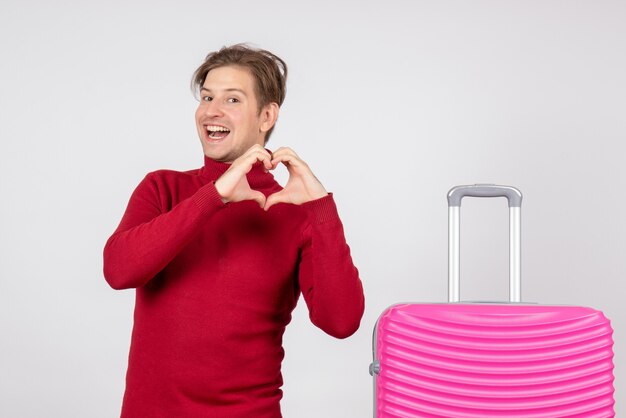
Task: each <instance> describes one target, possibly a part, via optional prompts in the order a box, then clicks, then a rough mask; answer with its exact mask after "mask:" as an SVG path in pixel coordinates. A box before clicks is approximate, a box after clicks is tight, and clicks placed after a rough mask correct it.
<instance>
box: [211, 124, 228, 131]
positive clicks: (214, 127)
mask: <svg viewBox="0 0 626 418" xmlns="http://www.w3.org/2000/svg"><path fill="white" fill-rule="evenodd" d="M206 130H207V131H212V132H230V129H227V128H224V127H223V126H213V125H207V127H206Z"/></svg>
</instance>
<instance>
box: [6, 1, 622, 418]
mask: <svg viewBox="0 0 626 418" xmlns="http://www.w3.org/2000/svg"><path fill="white" fill-rule="evenodd" d="M175 4H176V5H175ZM625 22H626V3H625V2H623V1H617V0H615V1H608V0H604V1H602V0H594V1H591V0H589V1H553V0H546V1H495V0H494V1H484V0H480V1H385V2H367V1H366V2H363V1H344V2H337V1H332V2H331V1H319V0H318V1H315V2H308V3H303V4H297V2H288V1H286V0H285V1H264V2H260V1H250V2H243V1H232V2H226V1H222V2H211V1H206V0H205V1H178V2H166V1H150V2H148V1H136V2H129V1H124V2H122V1H108V2H100V3H96V2H87V1H85V2H80V1H77V0H66V1H57V2H44V1H30V2H29V1H19V2H18V1H7V0H3V2H2V3H1V5H0V46H1V49H0V52H1V56H0V59H1V61H0V89H1V91H0V163H1V166H0V196H1V202H0V222H1V224H0V257H1V258H0V416H1V417H3V418H13V417H20V418H21V417H23V418H30V417H59V418H61V417H62V418H67V417H90V418H99V417H115V416H118V415H119V408H120V404H121V400H122V394H123V390H124V376H125V371H126V362H127V355H128V348H129V341H130V332H131V326H132V311H133V303H134V293H133V291H114V290H112V289H111V288H109V287H108V285H107V284H106V282H105V280H104V278H103V275H102V249H103V246H104V243H105V241H106V239H107V238H108V236H109V235H110V234H111V233H112V232H113V230H114V229H115V227H116V226H117V224H118V222H119V220H120V219H121V216H122V214H123V211H124V209H125V207H126V203H127V201H128V198H129V197H130V194H131V192H132V190H133V189H134V188H135V186H136V185H137V184H138V183H139V181H140V180H141V179H142V178H143V176H144V175H145V174H146V173H147V172H149V171H153V170H156V169H160V168H170V169H177V170H187V169H192V168H198V167H200V166H201V165H202V149H201V147H200V143H199V139H198V138H197V135H196V132H195V126H194V119H193V112H194V109H195V106H196V102H195V100H194V99H193V97H192V95H191V93H190V90H189V81H190V77H191V75H192V73H193V71H194V70H195V68H196V67H197V66H198V65H199V64H200V63H201V62H202V60H203V58H204V56H205V55H206V54H207V53H208V52H209V51H212V50H215V49H218V48H220V47H221V46H223V45H228V44H232V43H237V42H246V41H247V42H252V43H254V44H255V45H257V46H260V47H263V48H266V49H269V50H271V51H273V52H275V53H277V54H278V55H279V56H281V57H283V58H284V59H285V60H286V61H287V63H288V65H289V69H290V77H289V82H288V94H287V99H286V101H285V103H284V105H283V108H282V110H281V115H280V120H279V122H278V127H277V128H276V131H275V133H274V137H273V138H272V140H271V141H270V143H269V144H268V147H269V148H276V147H278V146H281V145H289V146H291V147H292V148H294V149H295V150H296V151H297V152H298V153H299V154H300V155H301V156H302V157H303V158H304V159H305V160H307V161H308V162H309V164H310V165H311V166H312V167H313V169H314V172H315V173H316V174H317V176H318V177H319V178H320V179H321V180H322V182H323V183H324V184H325V185H326V187H327V188H328V189H329V190H331V191H333V192H334V193H335V196H336V200H337V203H338V206H339V210H340V214H341V216H342V219H343V221H344V225H345V229H346V235H347V238H348V241H349V243H350V245H351V248H352V254H353V258H354V260H355V263H356V265H357V266H358V268H359V270H360V272H361V277H362V280H363V284H364V287H365V292H366V300H367V303H366V304H367V307H366V312H365V315H364V317H363V321H362V325H361V328H360V330H359V331H358V332H357V333H356V334H355V335H354V336H353V337H351V338H349V339H347V340H342V341H340V340H334V339H333V338H332V337H329V336H327V335H325V334H323V332H321V331H320V330H318V329H317V328H315V327H314V326H313V325H311V324H310V322H309V321H308V318H307V312H306V306H305V304H304V303H303V302H302V300H301V301H300V304H299V306H298V308H297V309H296V312H295V313H294V320H293V322H292V324H291V325H290V326H289V328H288V329H287V332H286V335H285V348H286V351H287V354H286V359H285V361H284V365H283V371H284V378H285V385H284V392H285V397H284V400H283V403H282V407H283V412H284V415H285V416H286V417H288V418H291V417H337V418H346V417H355V418H357V417H367V416H370V415H371V408H372V382H371V378H370V376H369V374H368V365H369V363H370V362H371V337H372V330H373V327H374V323H375V321H376V319H377V317H378V315H379V314H380V313H381V312H382V311H383V310H384V309H385V308H386V307H387V306H388V305H391V304H393V303H396V302H400V301H422V302H442V301H445V298H446V274H447V261H446V260H447V247H446V245H447V211H446V208H447V206H446V200H445V196H446V193H447V191H448V190H449V189H450V188H451V187H452V186H454V185H457V184H471V183H485V182H489V183H498V184H507V185H514V186H517V187H519V188H520V189H521V190H522V192H523V193H524V205H523V262H522V265H523V297H524V299H525V300H527V301H534V302H540V303H556V304H576V305H587V306H593V307H595V308H597V309H600V310H602V311H604V312H605V314H606V315H607V316H608V317H609V318H610V319H611V320H612V323H613V326H614V328H615V334H614V339H615V344H616V349H615V351H616V355H615V364H616V368H615V374H616V382H615V387H616V396H615V397H616V401H617V407H616V411H617V416H620V415H623V414H624V413H626V409H625V407H624V405H623V403H624V401H625V400H626V386H625V383H624V378H625V377H626V371H625V366H624V362H625V361H626V357H625V356H624V354H623V353H624V347H625V346H626V336H625V335H624V334H625V331H626V324H625V322H624V321H625V320H626V310H625V307H624V305H625V296H624V290H625V285H624V283H625V282H626V261H625V260H626V258H625V250H626V244H625V241H624V236H625V233H626V222H625V220H624V219H625V217H624V213H623V211H624V208H625V206H626V193H624V189H625V187H626V168H625V167H624V164H625V162H626V158H625V155H626V153H625V152H624V141H625V140H626V77H625V74H626V53H625V51H626V24H625ZM279 178H281V179H283V180H284V173H283V174H281V175H280V176H279ZM462 218H463V221H464V224H463V229H462V230H463V242H462V248H463V252H462V254H463V255H462V259H463V269H462V282H463V292H462V293H463V298H464V299H472V300H476V299H479V300H485V299H494V300H501V299H504V298H506V296H507V285H506V277H507V272H508V270H507V260H506V257H507V239H508V236H507V226H506V222H507V211H506V204H505V200H503V199H485V200H478V199H474V200H471V199H470V200H468V199H466V200H465V201H464V204H463V215H462Z"/></svg>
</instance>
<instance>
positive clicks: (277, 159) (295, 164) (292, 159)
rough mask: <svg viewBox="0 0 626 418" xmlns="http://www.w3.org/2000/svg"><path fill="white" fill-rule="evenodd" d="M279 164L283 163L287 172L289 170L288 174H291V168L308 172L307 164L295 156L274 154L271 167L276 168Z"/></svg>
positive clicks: (286, 153) (285, 153)
mask: <svg viewBox="0 0 626 418" xmlns="http://www.w3.org/2000/svg"><path fill="white" fill-rule="evenodd" d="M279 163H283V164H284V165H285V167H287V170H289V172H292V168H296V169H297V168H301V169H305V170H307V171H310V169H309V166H308V165H307V163H305V162H304V161H303V160H302V159H301V158H300V157H298V156H297V155H296V154H292V153H289V152H284V153H280V154H278V155H276V154H274V158H273V159H272V167H273V168H276V167H277V166H278V164H279Z"/></svg>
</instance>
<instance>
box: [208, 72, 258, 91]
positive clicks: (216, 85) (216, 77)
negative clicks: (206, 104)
mask: <svg viewBox="0 0 626 418" xmlns="http://www.w3.org/2000/svg"><path fill="white" fill-rule="evenodd" d="M202 86H203V87H204V88H206V89H209V90H212V91H213V90H227V89H239V90H243V91H244V92H246V93H254V77H253V76H252V73H251V72H250V71H249V70H248V69H246V68H244V67H240V66H234V65H229V66H225V67H217V68H214V69H212V70H211V71H209V72H208V74H207V75H206V78H205V80H204V84H203V85H202Z"/></svg>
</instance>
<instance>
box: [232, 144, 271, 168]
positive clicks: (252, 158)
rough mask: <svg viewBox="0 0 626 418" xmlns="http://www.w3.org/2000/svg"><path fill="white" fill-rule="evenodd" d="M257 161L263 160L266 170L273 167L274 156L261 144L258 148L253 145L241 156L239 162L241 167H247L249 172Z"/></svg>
mask: <svg viewBox="0 0 626 418" xmlns="http://www.w3.org/2000/svg"><path fill="white" fill-rule="evenodd" d="M257 161H261V162H262V163H263V166H264V167H265V169H266V170H270V169H271V168H272V157H271V155H270V153H269V152H267V150H265V149H264V148H262V147H260V146H258V148H256V147H252V148H250V149H249V150H248V151H246V152H245V153H244V155H242V156H241V157H240V161H239V162H238V164H241V168H242V169H245V172H246V173H247V172H249V171H250V170H251V169H252V166H253V165H254V164H255V163H256V162H257Z"/></svg>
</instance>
